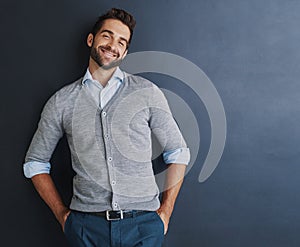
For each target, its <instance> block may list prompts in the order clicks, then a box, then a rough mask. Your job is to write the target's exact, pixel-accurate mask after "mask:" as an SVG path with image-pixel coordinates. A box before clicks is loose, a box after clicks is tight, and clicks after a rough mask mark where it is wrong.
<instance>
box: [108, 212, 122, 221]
mask: <svg viewBox="0 0 300 247" xmlns="http://www.w3.org/2000/svg"><path fill="white" fill-rule="evenodd" d="M111 211H114V210H106V219H107V220H108V221H112V220H122V219H123V210H119V211H115V212H120V217H118V218H110V212H111Z"/></svg>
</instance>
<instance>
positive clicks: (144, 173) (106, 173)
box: [24, 9, 189, 247]
mask: <svg viewBox="0 0 300 247" xmlns="http://www.w3.org/2000/svg"><path fill="white" fill-rule="evenodd" d="M134 27H135V20H134V18H133V17H132V16H131V15H130V14H129V13H127V12H125V11H124V10H120V9H111V10H109V11H108V12H107V13H106V14H104V15H102V16H100V17H99V19H98V21H97V22H96V24H95V25H94V28H93V30H92V32H91V33H90V34H89V35H88V37H87V45H88V46H89V47H90V49H91V51H90V59H89V66H88V69H87V72H86V74H85V75H84V77H83V78H81V79H79V80H77V81H76V82H74V83H72V84H69V85H67V86H65V87H63V88H62V89H60V90H59V91H57V92H56V93H55V94H54V95H53V96H52V97H51V98H50V99H49V100H48V102H47V104H46V105H45V107H44V109H43V112H42V114H41V119H40V122H39V126H38V129H37V131H36V133H35V135H34V137H33V140H32V142H31V144H30V147H29V149H28V152H27V155H26V158H25V164H24V173H25V176H26V177H28V178H31V180H32V182H33V184H34V186H35V188H36V189H37V191H38V192H39V194H40V196H41V197H42V199H43V200H44V201H45V202H46V203H47V205H48V206H49V207H50V209H51V210H52V211H53V213H54V215H55V217H56V219H57V220H58V222H59V223H60V225H61V227H62V229H63V231H64V232H65V235H66V238H67V240H68V242H69V243H70V246H72V247H88V246H101V247H106V246H124V247H137V246H148V247H158V246H161V245H162V242H163V238H164V234H166V232H167V229H168V223H169V219H170V217H171V214H172V211H173V207H174V204H175V200H176V197H177V195H178V192H179V190H180V187H181V184H182V181H183V177H184V172H185V167H186V165H187V164H188V162H189V149H188V148H187V147H186V144H185V142H184V140H183V137H182V135H181V133H180V131H179V129H178V127H177V125H176V123H175V121H174V119H173V117H172V115H171V112H170V109H169V107H168V104H167V101H166V99H165V97H164V95H163V93H162V92H161V91H160V90H159V88H158V87H157V86H155V85H154V84H153V83H151V82H150V81H148V80H146V79H143V78H141V77H138V76H134V75H130V74H127V73H126V72H124V71H121V70H120V68H119V67H118V65H119V64H120V62H121V61H122V59H124V57H125V56H126V54H127V51H128V47H129V44H130V41H131V38H132V34H133V29H134ZM151 133H154V134H155V136H156V138H157V140H158V141H159V143H160V144H161V146H162V148H163V157H164V161H165V162H166V163H167V164H168V169H167V175H166V182H165V191H164V193H163V198H162V202H161V203H160V202H159V199H158V196H159V190H158V186H157V185H156V183H155V177H154V174H153V169H152V162H151V154H152V150H151ZM63 134H65V135H66V137H67V140H68V144H69V146H70V151H71V157H72V167H73V169H74V171H75V173H76V175H75V177H74V179H73V193H74V195H73V197H72V201H71V204H70V207H66V206H65V205H64V203H63V201H62V199H61V197H60V195H59V193H58V192H57V190H56V187H55V185H54V183H53V180H52V179H51V176H50V175H49V174H50V168H51V164H50V163H49V160H50V158H51V156H52V153H53V151H54V149H55V147H56V145H57V143H58V141H59V139H60V138H61V137H62V136H63Z"/></svg>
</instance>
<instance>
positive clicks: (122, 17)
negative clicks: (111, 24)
mask: <svg viewBox="0 0 300 247" xmlns="http://www.w3.org/2000/svg"><path fill="white" fill-rule="evenodd" d="M107 19H115V20H119V21H121V22H122V23H123V24H125V25H126V26H127V27H128V28H129V30H130V38H129V41H128V44H130V42H131V38H132V35H133V29H134V27H135V24H136V21H135V19H134V17H133V16H132V15H131V14H129V13H128V12H126V11H125V10H123V9H116V8H112V9H110V10H109V11H107V12H106V13H105V14H103V15H101V16H99V17H98V20H97V22H96V23H95V25H94V27H93V29H92V34H93V35H94V36H96V34H97V33H98V31H99V30H100V29H101V27H102V25H103V23H104V21H105V20H107Z"/></svg>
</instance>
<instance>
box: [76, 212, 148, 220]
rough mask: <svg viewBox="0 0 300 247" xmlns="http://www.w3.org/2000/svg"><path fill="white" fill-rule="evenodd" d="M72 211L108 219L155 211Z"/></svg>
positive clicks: (120, 218) (118, 218)
mask: <svg viewBox="0 0 300 247" xmlns="http://www.w3.org/2000/svg"><path fill="white" fill-rule="evenodd" d="M72 211H74V212H78V213H84V214H89V215H94V216H98V217H103V218H105V219H106V220H108V221H112V220H122V219H126V218H133V217H137V216H139V215H143V214H147V213H151V212H153V211H146V210H106V211H101V212H82V211H77V210H72Z"/></svg>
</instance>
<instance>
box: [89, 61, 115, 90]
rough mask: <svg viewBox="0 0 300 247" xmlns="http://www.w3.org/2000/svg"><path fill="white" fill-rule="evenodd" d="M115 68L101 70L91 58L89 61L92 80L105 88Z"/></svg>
mask: <svg viewBox="0 0 300 247" xmlns="http://www.w3.org/2000/svg"><path fill="white" fill-rule="evenodd" d="M116 69H117V67H113V68H111V69H107V70H106V69H103V68H101V67H100V66H99V65H98V64H97V63H96V62H95V61H94V60H93V59H92V58H90V61H89V70H90V72H91V75H92V77H93V79H94V80H97V81H99V82H100V83H101V85H102V86H103V87H105V86H106V84H107V82H108V81H109V79H110V78H111V77H112V75H113V73H114V72H115V71H116Z"/></svg>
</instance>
